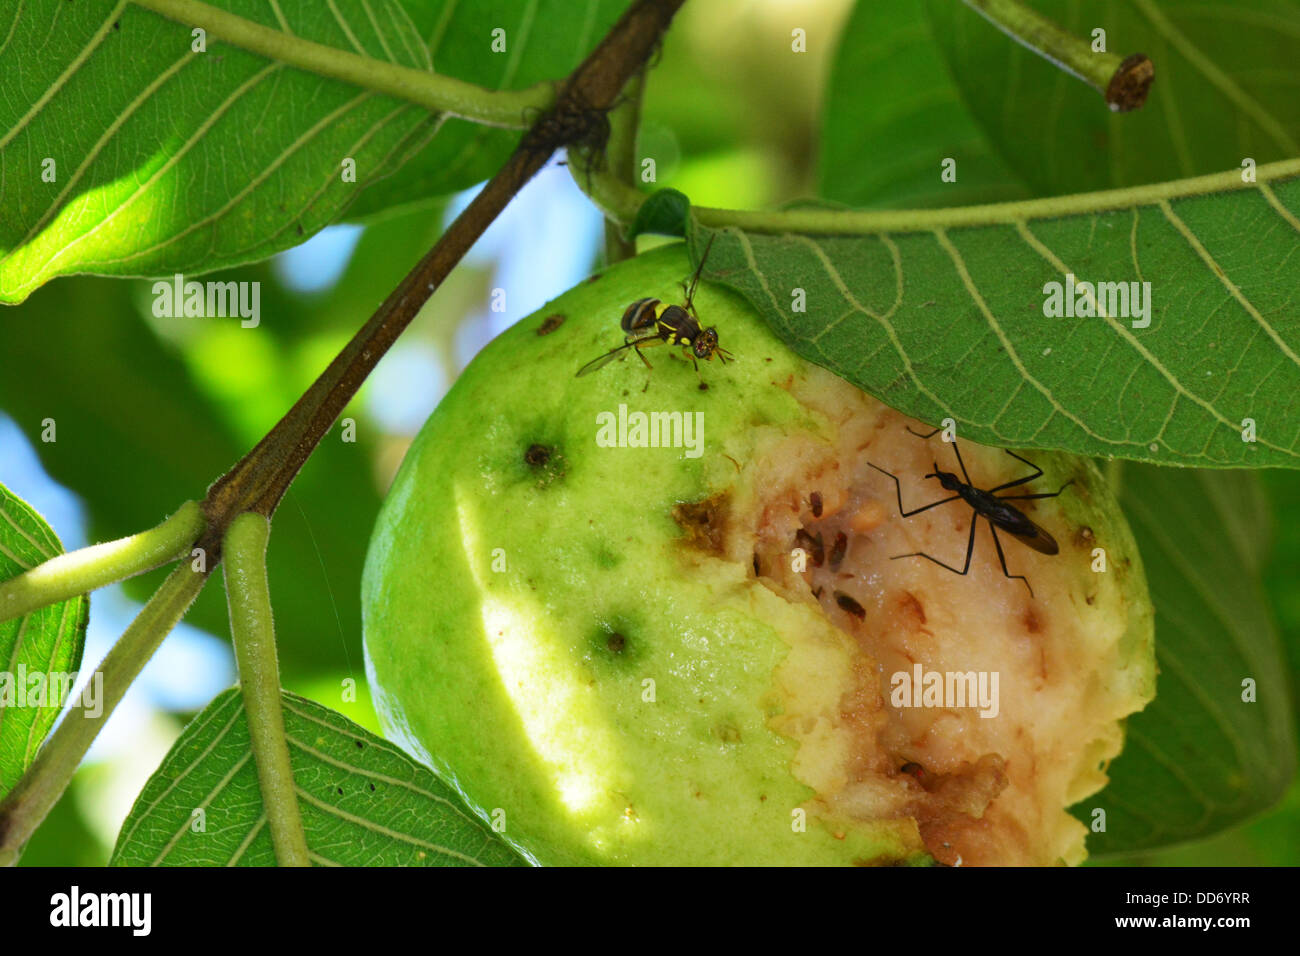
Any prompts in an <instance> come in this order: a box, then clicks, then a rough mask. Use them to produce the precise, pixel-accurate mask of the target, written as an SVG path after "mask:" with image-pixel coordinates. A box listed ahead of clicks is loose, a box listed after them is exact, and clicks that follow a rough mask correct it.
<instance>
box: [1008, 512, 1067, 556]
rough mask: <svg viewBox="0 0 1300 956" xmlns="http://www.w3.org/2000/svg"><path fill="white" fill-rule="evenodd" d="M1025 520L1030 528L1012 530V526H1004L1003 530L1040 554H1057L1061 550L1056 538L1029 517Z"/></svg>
mask: <svg viewBox="0 0 1300 956" xmlns="http://www.w3.org/2000/svg"><path fill="white" fill-rule="evenodd" d="M1025 522H1026V523H1027V524H1028V525H1029V528H1028V529H1023V528H1022V529H1018V530H1015V531H1012V530H1011V529H1010V528H1003V529H1002V530H1004V531H1006V532H1008V533H1009V534H1011V535H1012V536H1013V537H1015V538H1016V540H1018V541H1020V542H1021V543H1023V544H1027V545H1029V547H1031V548H1033V549H1034V550H1035V551H1037V552H1038V553H1039V554H1057V553H1059V552H1060V550H1061V548H1060V546H1059V545H1058V544H1057V543H1056V539H1055V538H1053V537H1052V536H1051V535H1050V534H1048V533H1047V532H1046V531H1045V530H1044V529H1043V528H1041V527H1039V526H1038V525H1037V524H1035V523H1034V522H1033V521H1030V520H1029V519H1028V518H1025Z"/></svg>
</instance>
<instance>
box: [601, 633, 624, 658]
mask: <svg viewBox="0 0 1300 956" xmlns="http://www.w3.org/2000/svg"><path fill="white" fill-rule="evenodd" d="M605 646H606V647H608V648H609V650H610V653H611V654H622V653H623V648H625V647H627V638H626V637H624V636H623V635H622V634H620V633H618V632H617V631H615V632H614V633H613V634H611V635H609V638H608V639H607V640H606V641H605Z"/></svg>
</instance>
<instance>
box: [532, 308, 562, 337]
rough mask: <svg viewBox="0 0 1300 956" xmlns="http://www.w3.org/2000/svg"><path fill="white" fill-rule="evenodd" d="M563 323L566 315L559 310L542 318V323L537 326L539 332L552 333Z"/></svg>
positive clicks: (542, 333) (543, 333)
mask: <svg viewBox="0 0 1300 956" xmlns="http://www.w3.org/2000/svg"><path fill="white" fill-rule="evenodd" d="M563 324H564V316H563V315H561V314H560V313H559V312H555V313H552V314H551V315H548V316H547V317H546V318H545V319H543V320H542V324H541V325H539V326H538V327H537V334H538V335H550V334H551V333H552V332H554V331H555V330H556V329H558V328H559V327H560V326H561V325H563Z"/></svg>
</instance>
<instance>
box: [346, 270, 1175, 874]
mask: <svg viewBox="0 0 1300 956" xmlns="http://www.w3.org/2000/svg"><path fill="white" fill-rule="evenodd" d="M690 271H691V269H690V264H689V263H688V261H687V259H686V256H685V254H684V251H683V249H682V247H681V246H679V245H678V246H673V247H669V248H665V249H660V250H657V251H655V252H652V253H649V254H646V255H642V256H639V257H637V258H636V259H634V260H631V261H629V262H626V263H623V264H620V265H618V266H615V267H613V268H611V269H609V270H607V271H606V272H604V273H603V274H601V275H599V276H596V277H594V278H593V279H592V280H589V281H588V282H585V283H583V284H582V285H580V286H578V287H577V288H575V289H573V290H571V291H570V292H568V293H566V294H565V295H563V296H561V297H560V298H558V299H556V300H555V301H554V302H552V303H550V305H548V306H547V307H546V308H544V309H542V310H541V311H540V312H538V313H537V314H535V315H533V316H531V317H529V318H527V319H524V320H523V321H521V322H520V323H518V324H517V325H516V326H515V327H513V328H511V329H510V330H509V331H508V332H506V333H505V334H503V335H502V336H500V337H499V338H498V339H497V340H496V341H494V342H493V343H492V344H491V345H489V346H488V347H487V348H486V349H485V350H484V351H483V353H482V354H481V355H479V356H478V357H477V358H476V359H475V360H474V361H473V363H471V365H470V366H469V368H468V369H466V371H465V373H464V374H463V375H462V376H461V378H460V380H459V381H457V382H456V384H455V386H454V387H453V388H452V389H451V391H450V393H449V394H448V395H447V396H446V398H445V399H444V400H443V401H442V403H441V404H440V406H439V407H438V409H437V411H435V412H434V414H433V416H432V417H431V418H430V419H429V421H428V422H427V423H426V424H425V426H424V428H423V430H422V431H421V432H420V434H419V436H418V437H417V438H416V440H415V442H414V444H413V445H412V446H411V448H410V450H409V452H408V453H407V456H406V459H405V461H404V463H403V464H402V467H401V469H400V471H399V473H398V474H397V477H396V479H395V480H394V482H393V485H392V489H391V491H390V492H389V494H388V498H387V500H386V502H385V504H384V506H383V509H382V512H381V515H380V518H379V521H378V523H377V526H376V528H375V532H374V536H373V539H372V542H371V545H370V551H369V555H368V558H367V562H366V571H365V576H364V583H363V591H364V594H363V604H364V625H365V643H366V652H367V667H368V673H369V675H370V679H371V682H372V684H373V685H374V691H375V694H376V700H377V703H378V706H379V709H380V716H381V719H382V720H383V722H384V724H385V726H386V728H387V730H388V732H389V733H390V735H391V736H393V737H395V738H396V739H398V740H400V741H402V742H403V743H405V744H406V745H407V746H408V747H409V748H410V749H411V750H412V751H413V752H414V753H416V754H417V755H419V756H420V757H421V758H422V759H424V760H425V761H427V762H428V763H429V764H430V765H431V766H433V767H434V768H435V769H436V770H437V771H438V772H439V773H440V774H441V775H442V776H444V777H445V778H446V779H447V780H448V781H449V782H450V783H451V784H453V785H454V786H455V787H456V788H457V789H458V790H459V791H460V792H461V793H462V794H463V795H464V797H465V799H466V801H467V802H468V803H469V805H470V806H471V807H473V808H474V810H475V811H476V812H478V813H480V814H481V815H482V816H484V818H485V819H491V820H494V821H496V822H497V823H498V825H500V824H502V823H503V824H504V831H503V832H502V836H503V837H504V838H505V839H507V840H508V841H509V842H510V843H512V844H513V845H514V846H515V847H517V848H518V849H520V850H521V851H522V852H523V853H524V854H526V855H527V856H528V857H529V858H530V859H532V860H533V861H535V862H538V863H542V864H548V865H555V864H788V865H798V864H837V863H843V864H869V865H870V864H898V863H904V864H915V863H930V862H939V863H943V864H949V865H993V864H1030V865H1042V864H1054V863H1062V862H1064V863H1076V862H1078V861H1080V860H1082V859H1083V857H1084V856H1085V836H1086V833H1087V831H1086V828H1085V827H1084V826H1083V825H1082V824H1081V823H1079V822H1078V821H1077V820H1075V819H1074V817H1072V816H1071V815H1070V814H1068V813H1067V812H1066V808H1067V807H1069V806H1071V805H1072V804H1075V803H1077V802H1078V801H1080V800H1083V799H1084V798H1085V797H1087V796H1089V795H1091V794H1094V793H1096V792H1097V791H1098V790H1100V789H1101V787H1102V786H1103V785H1104V784H1105V782H1106V767H1107V764H1108V762H1109V761H1110V760H1111V759H1112V758H1113V757H1115V755H1116V754H1118V753H1119V751H1120V748H1121V746H1122V742H1123V723H1122V722H1123V718H1124V717H1125V716H1126V715H1128V714H1131V713H1133V712H1135V711H1137V710H1140V709H1141V708H1142V707H1143V706H1144V705H1145V703H1146V702H1148V701H1149V700H1150V699H1151V698H1152V696H1153V694H1154V688H1155V664H1154V655H1153V640H1152V611H1151V607H1150V603H1149V600H1148V596H1147V588H1146V582H1145V579H1144V577H1143V572H1142V567H1141V563H1140V561H1139V558H1138V554H1137V551H1136V549H1135V546H1134V543H1133V539H1132V537H1131V535H1130V533H1129V530H1128V527H1127V525H1126V524H1125V521H1124V518H1123V516H1122V514H1121V512H1120V510H1119V507H1118V505H1117V504H1116V502H1115V500H1114V498H1113V496H1112V494H1111V492H1110V490H1109V488H1108V487H1107V485H1106V483H1105V481H1104V480H1103V478H1102V476H1101V475H1100V473H1099V472H1098V471H1097V469H1096V468H1095V467H1094V465H1093V464H1092V463H1091V462H1089V461H1087V460H1084V459H1080V458H1076V457H1072V456H1069V455H1064V454H1059V453H1050V452H1044V451H1028V452H1021V454H1023V455H1025V456H1026V457H1028V458H1030V459H1031V460H1032V461H1033V462H1035V464H1037V465H1038V466H1040V467H1041V468H1042V469H1043V471H1044V474H1043V476H1042V477H1041V478H1038V479H1037V480H1035V481H1034V482H1032V483H1030V484H1028V485H1025V486H1021V487H1020V488H1019V489H1017V490H1018V491H1019V492H1021V493H1034V492H1042V491H1054V490H1056V489H1057V488H1059V487H1060V486H1061V485H1062V484H1064V483H1065V482H1067V481H1072V482H1073V483H1072V484H1071V485H1070V486H1069V487H1068V488H1067V489H1066V490H1065V493H1064V494H1062V495H1060V496H1059V497H1057V498H1049V499H1043V500H1038V501H1022V502H1019V503H1018V504H1019V505H1021V506H1023V511H1024V513H1025V514H1026V515H1028V516H1029V517H1030V518H1031V519H1032V520H1033V521H1035V522H1037V523H1038V524H1039V525H1041V526H1042V527H1043V528H1045V529H1046V530H1047V531H1048V532H1049V533H1050V534H1051V535H1052V536H1053V537H1054V538H1055V539H1056V541H1057V542H1058V543H1059V546H1060V550H1059V553H1058V554H1055V555H1047V554H1040V553H1038V552H1036V551H1034V550H1031V549H1030V548H1028V547H1025V546H1024V545H1023V544H1021V543H1020V542H1018V541H1017V540H1015V539H1014V538H1013V537H1011V536H1009V535H1006V534H1003V535H1001V538H1002V543H1003V548H1004V551H1005V553H1006V560H1007V565H1008V567H1009V569H1010V571H1011V573H1012V574H1023V575H1025V576H1026V577H1027V579H1028V582H1029V584H1031V585H1032V588H1033V596H1032V597H1031V595H1030V593H1029V589H1028V588H1027V587H1026V586H1025V583H1024V582H1022V581H1019V580H1012V579H1008V578H1007V577H1005V576H1004V575H1003V573H1002V569H1001V567H1000V565H999V563H998V560H997V553H996V551H995V550H994V547H993V542H992V540H991V539H990V536H989V531H988V525H987V523H985V522H983V521H981V527H980V529H979V533H978V535H977V537H976V541H975V552H974V555H973V556H972V559H971V565H970V570H969V573H967V574H966V575H965V576H959V575H957V574H954V573H952V572H951V571H948V570H945V569H944V568H941V567H939V566H938V565H936V564H934V563H932V562H930V561H927V560H925V559H923V558H904V559H900V560H891V557H893V556H895V555H900V554H905V553H910V552H927V553H929V554H931V555H933V556H935V557H936V558H938V559H939V560H941V561H944V562H945V563H948V564H951V565H954V566H956V567H961V564H962V562H963V559H964V557H965V549H966V543H967V540H968V528H969V522H970V520H971V515H972V512H971V509H970V507H969V506H967V505H966V504H965V503H964V502H961V501H957V502H953V503H951V504H947V505H943V506H942V507H939V508H934V509H931V510H928V511H925V512H923V513H921V514H917V515H914V516H912V517H910V518H903V517H901V516H900V514H899V507H898V501H897V496H896V492H895V488H894V484H893V482H892V481H891V480H890V479H889V478H888V477H886V476H885V475H883V474H881V473H880V472H879V471H876V470H874V469H872V468H871V467H869V465H868V461H870V462H872V463H875V464H877V465H879V466H880V467H882V468H884V469H886V470H887V471H890V472H892V473H894V474H896V475H897V476H898V478H899V481H900V483H901V488H902V496H903V504H904V506H905V507H906V508H908V509H909V510H910V509H913V508H916V507H919V506H920V505H922V504H927V503H929V502H931V501H936V500H938V499H939V498H941V497H946V496H947V495H948V493H947V492H945V491H944V490H943V489H942V488H940V487H939V483H938V482H937V481H936V480H934V479H926V478H925V477H924V476H925V475H926V474H927V473H929V472H931V471H932V470H933V469H934V467H935V465H936V464H937V465H938V467H939V468H941V469H943V470H945V471H953V472H958V473H960V472H959V469H958V468H957V467H956V459H955V458H954V455H953V447H952V445H951V444H947V443H945V442H944V441H943V440H942V437H941V436H936V437H934V438H932V439H930V440H928V441H926V440H922V439H920V438H918V437H916V436H914V435H912V434H909V432H908V431H907V428H906V426H908V425H911V427H912V428H913V429H915V430H917V431H921V432H928V431H930V430H931V427H932V426H933V425H936V424H938V423H937V422H936V423H931V426H930V427H927V426H926V425H923V424H922V423H920V422H917V421H914V420H912V419H909V418H906V417H904V416H903V415H900V414H899V413H897V412H895V411H893V410H891V409H889V408H887V407H886V406H884V405H882V404H881V403H880V402H878V401H876V400H875V399H873V398H871V397H869V396H868V395H866V394H864V393H863V392H861V391H859V390H858V389H856V388H855V387H853V386H852V385H849V384H848V383H846V382H844V381H843V380H841V379H839V378H837V377H836V376H834V375H832V374H831V373H829V372H827V371H825V370H823V369H821V368H818V367H816V366H814V365H811V364H809V363H807V362H805V361H804V360H802V359H800V358H799V357H797V356H796V355H794V354H793V353H792V352H790V351H789V350H788V349H787V348H786V347H785V346H783V345H782V344H781V343H779V342H778V341H777V340H776V339H775V338H774V337H773V335H772V334H771V333H770V332H769V331H768V330H767V328H766V326H764V324H763V323H762V321H761V320H760V319H759V318H758V316H757V315H756V314H755V313H754V312H753V311H752V310H751V309H750V308H749V306H748V305H747V304H746V303H745V302H744V301H743V300H742V299H740V298H739V297H737V296H735V295H733V294H731V293H729V292H727V291H725V290H723V289H721V288H719V287H717V286H711V285H708V284H704V285H702V286H701V288H700V289H699V292H698V295H697V297H696V300H695V305H696V307H697V309H698V312H699V315H700V317H701V320H702V323H703V324H704V325H712V326H716V328H717V330H718V335H719V339H720V342H721V344H722V345H723V347H725V348H726V349H728V350H729V351H730V352H731V353H732V354H733V355H734V361H733V362H731V363H729V364H726V365H723V364H721V363H720V362H717V361H713V362H709V363H707V364H706V363H701V366H700V371H699V372H698V373H697V372H696V371H695V369H694V368H693V367H692V364H691V362H690V360H689V358H688V357H687V356H686V355H685V354H684V353H682V351H681V350H680V349H679V348H676V347H668V348H665V347H660V348H650V349H647V350H646V357H647V358H648V359H649V360H650V361H651V362H652V363H653V365H654V368H653V369H647V368H646V367H645V366H644V365H643V364H642V363H641V362H640V361H639V360H638V359H637V357H636V356H635V355H634V354H632V352H631V350H628V351H627V352H626V354H625V358H624V359H623V360H622V361H618V360H616V361H613V362H611V363H610V364H608V365H606V366H605V367H604V368H602V369H600V370H599V371H598V372H595V373H593V374H590V375H586V376H584V377H581V378H576V377H575V375H574V373H575V372H576V370H577V369H578V368H579V367H580V366H581V365H583V364H584V363H585V362H587V361H588V360H590V359H592V358H594V357H595V356H597V355H599V354H601V352H603V351H605V350H607V349H609V348H612V347H613V346H615V345H617V344H619V343H621V342H622V333H621V331H620V330H619V317H620V316H621V315H622V313H623V310H624V309H625V308H626V306H627V305H628V304H629V303H631V302H633V301H635V300H637V299H640V298H642V297H645V296H657V297H659V298H661V299H663V300H664V301H666V302H678V301H679V298H680V293H681V289H680V285H679V283H680V281H681V280H682V279H683V278H685V277H686V276H687V275H688V274H689V273H690ZM702 383H703V384H702ZM621 406H622V407H623V408H622V411H620V407H621ZM653 412H666V413H671V416H676V418H675V419H674V418H672V417H671V416H670V417H669V418H665V419H660V420H658V424H663V423H664V422H668V423H670V424H669V425H668V426H665V427H664V428H663V431H664V434H662V435H660V436H659V444H660V447H630V446H631V445H633V444H635V443H636V441H637V439H638V438H639V437H645V438H646V439H647V440H648V439H649V437H650V436H649V435H648V434H647V435H645V436H639V435H638V433H637V432H636V430H635V422H636V413H646V414H649V413H653ZM622 415H625V416H626V421H627V423H628V424H627V426H626V428H625V429H623V434H621V435H620V428H621V426H619V425H618V424H617V423H618V422H619V420H620V417H621V416H622ZM688 422H689V423H690V424H691V426H692V428H693V429H694V428H695V427H698V428H699V431H698V432H696V431H694V430H692V431H691V432H690V433H689V434H687V433H686V432H685V431H684V426H685V424H686V423H688ZM678 423H680V424H681V426H682V428H680V429H679V431H678V432H676V433H673V432H672V430H671V427H670V426H672V425H677V424H678ZM598 437H600V438H601V440H602V441H601V443H598V440H597V439H598ZM620 438H622V439H623V440H624V441H623V445H624V446H623V447H617V443H618V441H619V439H620ZM674 440H675V441H676V444H677V445H678V446H680V447H672V445H673V443H674ZM958 440H959V441H961V437H960V435H958ZM611 441H612V442H614V443H615V445H616V447H605V446H606V445H609V444H610V442H611ZM960 447H961V451H962V454H963V455H964V457H965V462H966V466H967V468H968V469H969V471H970V476H971V480H972V482H973V483H974V484H975V485H976V486H977V487H981V488H992V487H994V486H996V485H999V484H1001V483H1003V482H1006V481H1010V480H1013V479H1015V478H1018V477H1021V476H1023V475H1025V474H1028V473H1030V469H1028V468H1026V466H1025V465H1024V464H1023V463H1021V462H1019V461H1016V460H1015V459H1013V458H1012V457H1011V456H1010V455H1008V454H1006V453H1005V452H1004V451H1003V450H1001V449H995V448H986V447H982V446H979V445H976V444H974V443H971V442H967V441H961V446H960ZM1098 549H1100V550H1098ZM1098 555H1101V559H1103V560H1104V570H1094V569H1095V568H1100V567H1102V565H1101V563H1100V561H1099V558H1098ZM904 675H905V677H904ZM948 675H958V676H957V677H950V676H948ZM918 676H919V678H920V682H919V686H917V687H908V686H906V685H905V684H904V680H906V681H909V682H913V683H915V679H916V678H917V677H918ZM936 680H937V681H939V682H940V683H939V684H938V685H936V683H935V681H936ZM995 680H996V684H994V681H995ZM927 688H928V692H927ZM981 689H982V690H983V692H984V693H983V696H982V697H981V693H980V691H981ZM959 690H964V691H968V693H967V694H966V695H965V696H964V697H959V696H957V694H958V691H959ZM994 691H996V693H994ZM918 704H919V705H920V706H916V705H918ZM1084 810H1085V811H1086V810H1087V806H1086V805H1085V806H1084Z"/></svg>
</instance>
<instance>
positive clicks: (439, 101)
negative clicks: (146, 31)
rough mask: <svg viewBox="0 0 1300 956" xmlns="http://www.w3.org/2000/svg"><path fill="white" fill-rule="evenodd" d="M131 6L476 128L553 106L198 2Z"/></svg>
mask: <svg viewBox="0 0 1300 956" xmlns="http://www.w3.org/2000/svg"><path fill="white" fill-rule="evenodd" d="M135 4H136V6H140V7H145V8H146V9H148V10H152V11H153V12H154V13H157V14H159V15H161V16H164V17H166V18H167V19H169V20H175V21H177V22H179V23H182V24H184V25H186V26H191V27H202V28H203V29H204V30H206V31H207V32H208V33H209V34H211V35H212V36H213V37H215V38H217V39H218V40H224V41H225V42H226V43H229V44H231V45H232V46H237V47H239V48H241V49H244V50H248V51H249V52H250V53H257V54H260V55H261V56H264V57H267V58H268V59H272V60H279V61H280V62H281V63H287V64H289V65H290V66H296V67H299V68H300V69H303V70H307V71H309V72H311V73H316V74H319V75H320V76H327V77H330V78H332V79H336V80H343V81H344V82H345V83H351V84H352V85H353V86H357V87H360V88H361V89H365V90H374V91H375V92H377V93H385V94H387V95H389V96H395V97H397V98H398V99H403V100H406V101H407V102H410V103H415V104H417V105H419V106H423V107H424V108H425V109H428V110H432V111H434V112H442V113H451V114H452V115H453V116H462V117H464V118H465V119H469V120H474V121H475V122H477V123H486V124H488V125H491V126H509V127H515V128H518V127H521V126H523V125H524V120H523V115H524V111H525V110H528V109H536V110H544V109H546V108H547V107H549V106H550V105H551V104H552V103H553V102H554V101H555V91H554V90H553V89H552V87H551V85H550V84H549V83H542V84H538V85H536V86H533V87H531V88H529V89H526V90H518V91H516V90H498V91H494V90H485V89H484V88H483V87H481V86H475V85H474V84H473V83H466V82H465V81H464V80H457V79H455V78H453V77H450V76H442V75H440V74H438V73H432V72H425V71H424V70H416V69H413V68H412V67H409V66H398V65H397V64H396V63H389V62H387V61H385V60H376V59H374V58H373V57H368V56H361V55H359V54H357V53H352V52H349V51H348V50H340V49H338V48H337V47H332V46H327V45H326V44H324V43H316V42H314V41H312V40H304V39H303V38H302V37H297V36H294V35H293V34H291V33H285V32H283V31H281V30H273V29H271V28H270V27H264V26H262V25H261V24H260V23H254V22H253V21H252V20H247V19H245V18H244V17H241V16H236V15H235V14H233V13H228V12H227V11H225V10H221V9H218V8H217V7H214V6H210V5H209V4H206V3H200V2H199V0H135Z"/></svg>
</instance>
